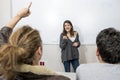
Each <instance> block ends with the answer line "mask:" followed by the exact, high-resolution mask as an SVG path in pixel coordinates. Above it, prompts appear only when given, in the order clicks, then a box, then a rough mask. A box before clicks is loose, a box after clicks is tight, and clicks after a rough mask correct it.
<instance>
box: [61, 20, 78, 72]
mask: <svg viewBox="0 0 120 80" xmlns="http://www.w3.org/2000/svg"><path fill="white" fill-rule="evenodd" d="M79 46H80V41H79V35H78V33H77V32H76V31H74V30H73V25H72V23H71V21H69V20H66V21H64V23H63V32H62V33H61V35H60V48H61V53H62V55H61V58H62V62H63V64H64V68H65V72H70V63H71V64H72V66H73V69H74V72H76V68H77V67H78V66H79V52H78V47H79Z"/></svg>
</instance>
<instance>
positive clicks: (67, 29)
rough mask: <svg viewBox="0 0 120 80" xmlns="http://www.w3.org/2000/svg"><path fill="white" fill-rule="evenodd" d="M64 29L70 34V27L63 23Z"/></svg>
mask: <svg viewBox="0 0 120 80" xmlns="http://www.w3.org/2000/svg"><path fill="white" fill-rule="evenodd" d="M64 28H65V31H67V32H70V30H71V25H70V24H69V23H65V25H64Z"/></svg>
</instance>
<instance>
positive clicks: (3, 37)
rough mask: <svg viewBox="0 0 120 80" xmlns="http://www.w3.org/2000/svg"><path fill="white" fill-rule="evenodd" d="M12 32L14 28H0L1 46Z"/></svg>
mask: <svg viewBox="0 0 120 80" xmlns="http://www.w3.org/2000/svg"><path fill="white" fill-rule="evenodd" d="M11 33H12V28H9V27H3V28H2V29H1V30H0V46H1V45H2V44H5V43H7V42H8V38H9V36H10V34H11Z"/></svg>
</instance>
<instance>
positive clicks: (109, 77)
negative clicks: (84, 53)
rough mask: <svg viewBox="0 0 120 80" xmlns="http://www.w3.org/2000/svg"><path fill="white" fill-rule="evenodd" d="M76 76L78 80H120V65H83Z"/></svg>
mask: <svg viewBox="0 0 120 80" xmlns="http://www.w3.org/2000/svg"><path fill="white" fill-rule="evenodd" d="M76 74H77V80H120V64H107V63H91V64H81V65H80V66H79V67H78V68H77V70H76Z"/></svg>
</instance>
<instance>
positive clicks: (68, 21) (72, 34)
mask: <svg viewBox="0 0 120 80" xmlns="http://www.w3.org/2000/svg"><path fill="white" fill-rule="evenodd" d="M65 23H68V24H70V26H71V30H70V36H71V37H72V36H74V30H73V25H72V22H71V21H70V20H65V21H64V23H63V33H62V34H63V35H65V36H66V35H67V31H66V30H65Z"/></svg>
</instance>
